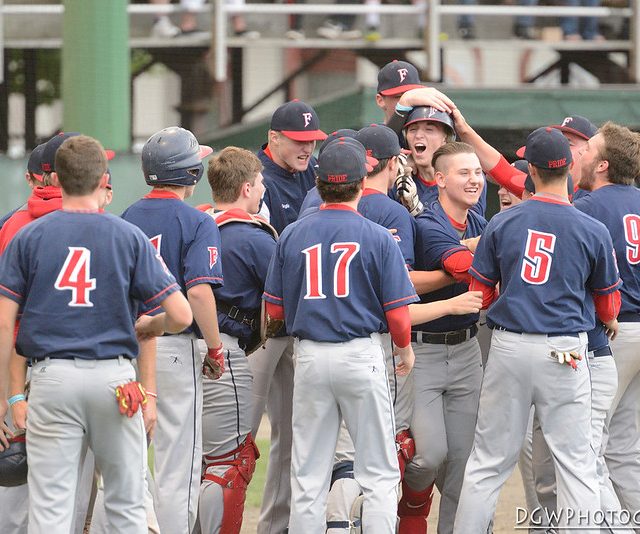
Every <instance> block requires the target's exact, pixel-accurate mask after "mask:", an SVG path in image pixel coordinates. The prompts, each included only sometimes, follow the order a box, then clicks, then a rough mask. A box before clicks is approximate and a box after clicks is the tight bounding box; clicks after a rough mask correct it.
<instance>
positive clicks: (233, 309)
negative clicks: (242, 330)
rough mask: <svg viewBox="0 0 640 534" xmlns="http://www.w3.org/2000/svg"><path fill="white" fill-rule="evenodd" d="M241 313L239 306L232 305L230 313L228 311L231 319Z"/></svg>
mask: <svg viewBox="0 0 640 534" xmlns="http://www.w3.org/2000/svg"><path fill="white" fill-rule="evenodd" d="M239 313H240V308H238V307H237V306H231V308H229V313H227V315H228V316H229V317H231V319H235V318H236V317H238V314H239Z"/></svg>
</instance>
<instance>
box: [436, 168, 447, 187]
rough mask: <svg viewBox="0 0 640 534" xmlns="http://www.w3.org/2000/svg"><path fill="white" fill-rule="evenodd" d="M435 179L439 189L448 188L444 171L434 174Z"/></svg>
mask: <svg viewBox="0 0 640 534" xmlns="http://www.w3.org/2000/svg"><path fill="white" fill-rule="evenodd" d="M433 179H434V180H435V182H436V185H437V186H438V187H441V188H442V189H444V188H445V187H446V185H447V181H446V179H445V176H444V173H443V172H442V171H435V172H434V174H433Z"/></svg>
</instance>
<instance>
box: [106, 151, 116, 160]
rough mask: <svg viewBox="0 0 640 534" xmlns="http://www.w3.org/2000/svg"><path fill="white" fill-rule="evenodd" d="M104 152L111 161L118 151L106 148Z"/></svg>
mask: <svg viewBox="0 0 640 534" xmlns="http://www.w3.org/2000/svg"><path fill="white" fill-rule="evenodd" d="M104 153H105V154H106V155H107V161H111V160H112V159H113V158H115V157H116V153H115V152H114V151H113V150H105V151H104Z"/></svg>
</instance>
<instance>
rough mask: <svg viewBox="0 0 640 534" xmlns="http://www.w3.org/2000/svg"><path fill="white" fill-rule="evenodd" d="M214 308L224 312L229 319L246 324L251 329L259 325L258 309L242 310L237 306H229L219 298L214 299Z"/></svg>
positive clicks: (256, 328)
mask: <svg viewBox="0 0 640 534" xmlns="http://www.w3.org/2000/svg"><path fill="white" fill-rule="evenodd" d="M216 308H217V310H218V311H219V312H222V313H224V314H226V315H227V316H228V317H229V319H233V320H234V321H236V322H238V323H240V324H243V325H245V326H248V327H249V328H251V330H252V331H256V330H258V329H259V327H260V324H259V317H260V310H242V309H240V308H238V307H237V306H229V304H227V303H226V302H224V301H221V300H216Z"/></svg>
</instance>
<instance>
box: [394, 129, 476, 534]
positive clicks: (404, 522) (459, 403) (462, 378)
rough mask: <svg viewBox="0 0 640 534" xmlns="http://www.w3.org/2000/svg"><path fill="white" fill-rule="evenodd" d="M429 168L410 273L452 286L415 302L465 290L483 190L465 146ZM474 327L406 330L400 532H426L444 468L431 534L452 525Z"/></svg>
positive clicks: (436, 158) (462, 319) (446, 324)
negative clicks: (407, 400) (440, 273)
mask: <svg viewBox="0 0 640 534" xmlns="http://www.w3.org/2000/svg"><path fill="white" fill-rule="evenodd" d="M410 146H411V141H410ZM431 165H432V166H433V168H434V171H435V174H434V178H435V181H436V183H437V187H438V189H439V200H438V201H436V202H434V203H432V204H431V205H429V206H427V208H426V209H425V211H424V212H423V214H422V215H420V216H419V217H417V218H416V223H417V234H416V246H415V252H416V268H417V269H420V270H425V271H426V270H430V269H431V270H436V269H444V270H445V271H447V272H448V273H449V274H450V275H451V276H453V278H454V279H455V280H456V283H455V284H454V285H452V286H448V287H446V288H444V289H440V290H438V291H433V292H431V293H428V294H426V295H422V296H421V301H422V302H431V301H436V300H442V299H444V298H449V297H452V296H455V295H459V294H461V293H464V292H466V291H467V289H468V284H469V275H468V273H467V270H468V268H469V266H470V265H471V261H472V259H473V254H472V252H471V251H470V250H469V248H467V247H466V246H465V245H463V244H461V240H463V239H468V238H473V237H477V236H479V235H480V233H481V232H482V230H483V229H484V227H485V225H486V221H485V220H484V219H483V218H482V217H480V216H479V215H478V214H477V213H476V212H474V211H473V210H472V209H471V208H472V207H473V206H474V205H475V204H476V203H477V202H478V201H479V199H480V197H481V193H482V190H483V187H484V177H483V175H482V169H481V168H480V162H479V161H478V158H477V156H476V155H475V153H474V152H473V148H472V147H471V146H469V145H467V144H465V143H458V142H451V143H446V144H445V145H443V146H442V147H440V148H439V149H438V150H436V151H435V153H434V155H433V161H432V164H431ZM477 321H478V314H468V315H462V316H447V317H443V318H440V319H437V320H435V321H429V322H426V323H423V324H420V325H417V326H415V327H414V328H412V333H411V336H412V341H413V343H414V345H413V347H414V351H415V353H416V365H415V368H414V373H413V381H414V407H413V418H412V422H411V431H412V433H413V437H414V439H415V445H416V454H415V456H414V458H413V460H412V461H411V462H410V463H409V464H407V467H406V471H405V477H404V482H403V486H402V499H401V501H400V504H399V506H398V516H399V518H400V523H399V532H401V533H407V534H409V533H410V534H414V533H421V532H422V533H424V532H426V528H427V520H426V517H427V515H428V513H429V509H430V507H431V499H432V491H433V484H434V482H435V479H436V476H437V475H438V472H439V471H440V472H441V473H442V467H443V466H444V465H445V462H446V472H444V479H443V481H442V491H441V494H442V498H441V501H440V514H439V526H438V532H450V531H451V528H452V526H453V518H454V516H455V510H456V506H457V502H458V494H459V491H460V486H461V484H462V475H463V472H464V465H465V463H466V461H467V457H468V456H469V452H470V450H471V444H472V442H473V432H474V429H475V423H476V412H477V408H478V396H479V392H480V382H481V380H482V362H481V355H480V347H479V345H478V341H477V339H476V337H475V335H476V333H477V330H478V328H477V325H476V323H477Z"/></svg>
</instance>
